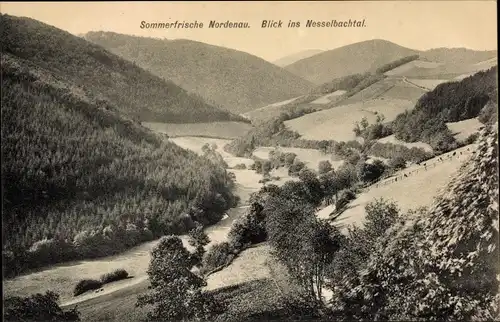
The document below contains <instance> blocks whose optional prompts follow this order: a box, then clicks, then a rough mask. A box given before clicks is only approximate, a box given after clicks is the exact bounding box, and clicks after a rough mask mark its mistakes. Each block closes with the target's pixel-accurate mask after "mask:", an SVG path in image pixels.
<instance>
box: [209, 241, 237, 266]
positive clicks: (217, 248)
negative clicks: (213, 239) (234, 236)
mask: <svg viewBox="0 0 500 322" xmlns="http://www.w3.org/2000/svg"><path fill="white" fill-rule="evenodd" d="M234 253H235V251H234V249H233V247H232V246H231V245H230V244H229V243H228V242H222V243H219V244H215V245H213V246H212V247H210V249H209V250H208V251H207V252H206V254H205V256H204V257H203V261H202V265H203V271H204V272H210V271H212V270H214V269H216V268H218V267H221V266H224V265H227V264H229V263H231V261H232V260H233V258H234V256H235V254H234Z"/></svg>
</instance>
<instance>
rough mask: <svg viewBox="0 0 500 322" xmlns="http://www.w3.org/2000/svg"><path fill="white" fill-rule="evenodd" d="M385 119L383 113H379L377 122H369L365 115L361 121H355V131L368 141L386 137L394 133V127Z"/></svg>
mask: <svg viewBox="0 0 500 322" xmlns="http://www.w3.org/2000/svg"><path fill="white" fill-rule="evenodd" d="M384 120H385V116H384V115H383V114H377V118H376V120H375V123H374V124H369V123H368V120H367V118H366V117H363V118H362V119H361V121H360V122H356V123H354V129H353V132H354V134H356V136H359V137H362V138H363V139H365V140H368V141H371V140H377V139H381V138H384V137H386V136H389V135H391V134H392V129H391V128H390V126H388V125H386V124H384V123H383V122H384Z"/></svg>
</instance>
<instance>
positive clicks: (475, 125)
mask: <svg viewBox="0 0 500 322" xmlns="http://www.w3.org/2000/svg"><path fill="white" fill-rule="evenodd" d="M446 125H447V126H448V128H449V129H450V131H451V132H452V133H453V136H454V137H455V139H456V140H457V141H464V140H465V139H467V138H468V137H469V136H470V135H471V134H474V133H477V132H479V129H480V128H481V127H482V126H484V124H482V123H481V122H479V121H478V120H477V118H473V119H468V120H463V121H460V122H453V123H446Z"/></svg>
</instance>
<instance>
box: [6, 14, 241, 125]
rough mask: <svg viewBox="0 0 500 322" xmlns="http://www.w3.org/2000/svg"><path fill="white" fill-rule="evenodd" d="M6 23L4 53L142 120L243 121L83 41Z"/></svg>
mask: <svg viewBox="0 0 500 322" xmlns="http://www.w3.org/2000/svg"><path fill="white" fill-rule="evenodd" d="M0 19H1V20H0V24H1V27H2V28H0V42H1V48H2V49H1V50H2V53H9V54H11V55H14V56H17V57H20V58H22V59H25V60H28V61H30V62H32V63H34V64H36V65H38V66H40V67H42V68H45V69H47V70H49V71H51V72H52V73H53V74H54V75H57V77H58V78H60V79H66V80H67V81H69V82H71V83H73V84H75V85H78V86H83V87H85V88H86V89H87V90H88V91H91V92H92V93H93V94H94V95H97V96H100V97H101V98H103V99H106V100H109V101H110V102H111V103H112V104H113V105H114V106H116V107H118V108H119V109H120V111H121V112H124V113H127V114H128V115H129V116H133V117H134V118H136V119H139V120H141V121H151V122H155V121H156V122H171V123H175V122H207V121H217V120H230V119H239V118H238V117H236V116H231V114H230V113H228V112H227V111H222V110H219V109H216V108H215V107H213V106H211V105H209V104H207V103H206V102H205V101H203V99H201V98H200V97H196V96H194V95H190V94H188V93H187V92H186V91H185V90H183V89H182V88H180V87H178V86H177V85H175V84H173V83H172V82H170V81H165V80H162V79H161V78H159V77H157V76H154V75H152V74H150V73H148V72H146V71H144V70H142V69H140V68H139V67H137V66H135V65H134V64H132V63H130V62H128V61H125V60H124V59H122V58H119V57H118V56H116V55H114V54H111V53H110V52H108V51H106V50H104V49H103V48H101V47H99V46H96V45H94V44H92V43H90V42H87V41H86V40H84V39H82V38H80V37H76V36H73V35H71V34H70V33H68V32H65V31H63V30H60V29H57V28H55V27H52V26H49V25H46V24H44V23H41V22H39V21H36V20H33V19H29V18H19V17H14V16H9V15H2V16H1V18H0Z"/></svg>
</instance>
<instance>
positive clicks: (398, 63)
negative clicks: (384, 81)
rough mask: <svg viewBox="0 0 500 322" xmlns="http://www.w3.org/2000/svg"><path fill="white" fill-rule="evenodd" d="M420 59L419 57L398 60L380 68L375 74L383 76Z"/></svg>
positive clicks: (413, 56)
mask: <svg viewBox="0 0 500 322" xmlns="http://www.w3.org/2000/svg"><path fill="white" fill-rule="evenodd" d="M418 58H419V56H418V55H411V56H406V57H403V58H400V59H398V60H395V61H392V62H390V63H388V64H385V65H383V66H380V67H379V68H377V70H376V71H375V72H376V73H377V74H383V73H385V72H388V71H390V70H392V69H394V68H396V67H399V66H401V65H404V64H406V63H409V62H411V61H414V60H417V59H418Z"/></svg>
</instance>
